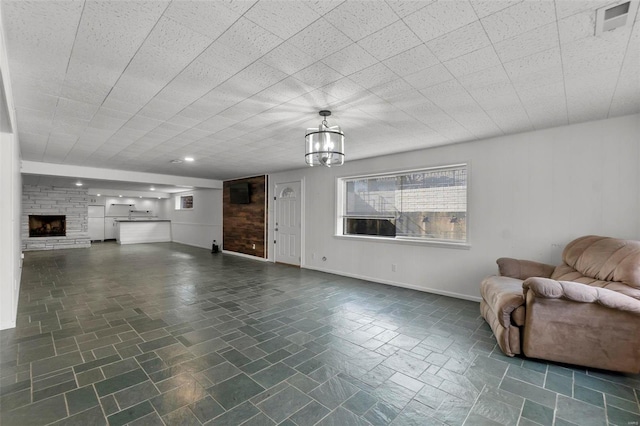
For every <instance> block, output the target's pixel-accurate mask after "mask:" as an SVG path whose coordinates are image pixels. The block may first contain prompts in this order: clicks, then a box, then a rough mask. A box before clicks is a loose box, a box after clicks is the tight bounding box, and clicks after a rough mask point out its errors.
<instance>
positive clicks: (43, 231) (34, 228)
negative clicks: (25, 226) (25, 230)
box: [29, 215, 67, 237]
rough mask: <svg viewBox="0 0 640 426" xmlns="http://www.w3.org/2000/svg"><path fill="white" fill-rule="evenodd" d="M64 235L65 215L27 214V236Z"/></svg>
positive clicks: (65, 227)
mask: <svg viewBox="0 0 640 426" xmlns="http://www.w3.org/2000/svg"><path fill="white" fill-rule="evenodd" d="M66 235H67V226H66V216H64V215H29V237H64V236H66Z"/></svg>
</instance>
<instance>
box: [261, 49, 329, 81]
mask: <svg viewBox="0 0 640 426" xmlns="http://www.w3.org/2000/svg"><path fill="white" fill-rule="evenodd" d="M260 60H261V61H262V62H264V63H265V64H267V65H269V66H271V67H273V68H275V69H278V70H280V71H282V72H284V73H287V74H294V73H296V72H298V71H300V70H301V69H304V68H306V67H308V66H309V65H311V64H313V63H315V62H316V61H317V59H316V58H314V57H313V56H311V55H310V54H308V53H306V52H303V51H302V50H300V49H298V48H297V47H295V46H294V45H293V44H292V43H291V42H290V41H285V42H284V43H282V44H280V45H279V46H277V47H276V48H274V49H273V50H271V51H270V52H269V53H267V54H266V55H264V56H263V57H262V58H260Z"/></svg>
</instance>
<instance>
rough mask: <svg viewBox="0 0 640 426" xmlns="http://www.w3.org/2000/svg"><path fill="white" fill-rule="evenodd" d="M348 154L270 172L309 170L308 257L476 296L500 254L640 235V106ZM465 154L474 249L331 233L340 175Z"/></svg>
mask: <svg viewBox="0 0 640 426" xmlns="http://www.w3.org/2000/svg"><path fill="white" fill-rule="evenodd" d="M347 131H348V129H347ZM391 143H392V142H391ZM346 146H347V150H348V147H349V145H348V139H347V141H346ZM348 154H349V153H348V151H347V162H346V163H345V165H344V166H343V167H338V168H331V169H326V168H315V167H314V168H306V169H300V170H295V171H291V172H285V173H277V174H273V175H270V177H269V184H270V189H269V191H270V194H273V193H274V192H273V189H274V186H275V184H276V183H278V182H288V181H293V180H298V179H301V178H302V177H304V180H305V200H306V201H305V205H304V211H305V213H304V215H305V216H304V223H305V230H304V232H305V238H304V247H303V250H302V251H303V253H302V254H303V267H307V268H312V269H320V270H324V271H328V272H334V273H337V274H342V275H347V276H354V277H361V278H365V279H369V280H372V281H377V282H383V283H389V284H395V285H399V286H404V287H409V288H416V289H421V290H425V291H431V292H434V293H440V294H450V295H455V296H459V297H463V298H469V299H475V300H478V299H477V298H478V297H479V291H478V287H479V284H480V281H481V280H482V278H483V277H484V276H486V275H489V274H493V273H496V272H497V266H496V264H495V260H496V259H497V258H498V257H501V256H509V257H517V258H524V259H532V260H538V261H543V262H547V263H553V264H557V263H559V262H560V256H561V251H562V248H563V247H564V245H565V244H566V243H567V242H569V241H571V240H572V239H574V238H576V237H578V236H581V235H586V234H598V235H607V236H613V237H622V238H628V239H640V214H639V212H640V115H637V114H636V115H632V116H626V117H619V118H614V119H610V120H602V121H595V122H589V123H582V124H577V125H572V126H564V127H557V128H552V129H547V130H540V131H535V132H529V133H522V134H517V135H510V136H504V137H499V138H492V139H487V140H484V141H476V142H470V143H464V144H457V145H450V146H444V147H438V148H432V149H425V150H421V151H415V152H410V153H404V154H398V155H393V156H389V157H385V158H372V159H366V160H361V161H349V160H348V158H349V157H348ZM301 161H302V158H301ZM461 162H468V163H469V165H470V179H469V186H470V189H469V213H468V218H469V243H470V246H471V247H470V248H469V249H468V250H464V249H456V248H442V247H430V246H425V245H417V244H413V245H411V244H400V243H394V242H371V241H362V240H353V239H346V238H340V237H335V236H334V233H335V231H334V230H335V193H336V178H337V177H344V176H351V175H357V174H365V173H376V172H385V171H394V170H406V169H415V168H420V167H429V166H438V165H446V164H456V163H461ZM269 201H270V205H269V217H270V218H271V219H272V218H273V205H272V199H271V197H269ZM269 236H270V237H269V239H268V241H269V242H271V241H273V221H272V220H270V221H269ZM269 253H273V247H271V248H270V249H269ZM314 255H315V256H314ZM323 256H326V257H327V260H326V261H324V262H323V261H322V260H321V258H322V257H323ZM271 260H272V259H271ZM392 263H393V264H396V265H397V268H396V272H392V271H391V264H392Z"/></svg>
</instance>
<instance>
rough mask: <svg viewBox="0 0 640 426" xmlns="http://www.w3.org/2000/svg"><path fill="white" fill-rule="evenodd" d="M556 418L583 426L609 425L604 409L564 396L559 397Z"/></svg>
mask: <svg viewBox="0 0 640 426" xmlns="http://www.w3.org/2000/svg"><path fill="white" fill-rule="evenodd" d="M556 417H558V418H561V419H563V420H567V421H570V422H572V423H576V424H579V425H582V426H598V425H606V424H607V420H606V414H605V410H604V409H602V408H600V407H596V406H594V405H591V404H587V403H585V402H582V401H578V400H576V399H573V398H568V397H566V396H564V395H558V406H557V409H556Z"/></svg>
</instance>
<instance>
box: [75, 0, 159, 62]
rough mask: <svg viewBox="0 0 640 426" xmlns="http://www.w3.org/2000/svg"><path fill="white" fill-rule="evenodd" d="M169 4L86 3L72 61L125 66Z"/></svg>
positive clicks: (133, 2)
mask: <svg viewBox="0 0 640 426" xmlns="http://www.w3.org/2000/svg"><path fill="white" fill-rule="evenodd" d="M168 4H169V3H168V2H164V1H157V2H142V1H131V2H106V1H100V2H93V1H92V2H86V3H85V6H84V10H83V12H82V19H81V20H80V25H79V27H78V35H77V37H76V41H75V44H74V47H73V56H72V62H73V61H74V60H76V61H79V62H85V63H90V64H96V65H100V66H104V67H107V68H111V69H118V70H119V69H123V67H124V66H125V65H126V64H127V63H128V62H129V60H130V59H131V57H132V56H133V55H134V54H135V52H136V51H137V50H138V49H139V48H140V46H141V45H142V43H143V41H144V40H145V39H146V38H147V36H148V35H149V33H150V31H151V30H152V28H153V27H154V25H155V24H156V22H157V21H158V19H159V18H160V16H161V15H162V12H164V10H165V9H166V7H167V5H168ZM124 29H126V31H125V30H124Z"/></svg>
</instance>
